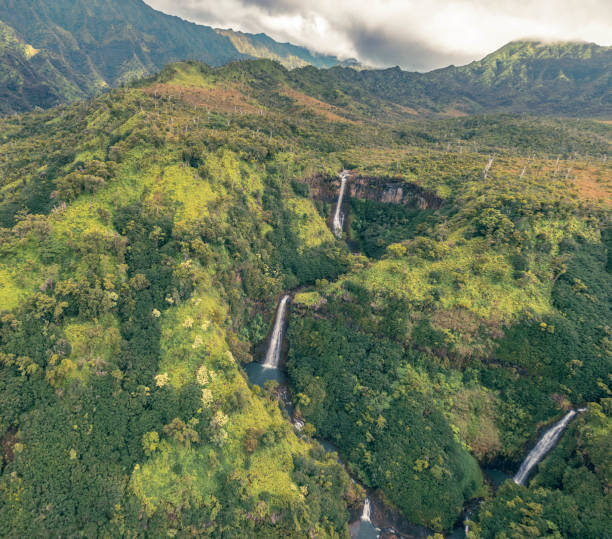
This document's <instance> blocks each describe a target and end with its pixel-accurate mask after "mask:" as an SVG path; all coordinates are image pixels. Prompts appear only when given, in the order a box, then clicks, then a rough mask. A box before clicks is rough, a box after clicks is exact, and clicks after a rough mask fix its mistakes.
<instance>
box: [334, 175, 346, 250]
mask: <svg viewBox="0 0 612 539" xmlns="http://www.w3.org/2000/svg"><path fill="white" fill-rule="evenodd" d="M349 175H350V174H349V171H348V170H343V171H342V172H341V173H340V195H339V196H338V203H337V204H336V212H335V213H334V220H333V221H332V227H333V232H334V235H335V236H336V237H337V238H342V228H343V227H344V215H343V214H342V203H343V202H344V194H345V193H346V183H347V181H348V178H349Z"/></svg>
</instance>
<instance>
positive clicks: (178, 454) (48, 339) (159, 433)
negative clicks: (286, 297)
mask: <svg viewBox="0 0 612 539" xmlns="http://www.w3.org/2000/svg"><path fill="white" fill-rule="evenodd" d="M315 87H316V88H318V93H317V92H315V91H312V92H310V93H308V92H307V91H306V89H308V88H315ZM324 91H325V87H324V86H321V85H320V84H319V80H318V75H317V72H316V71H314V70H309V69H305V70H299V71H294V72H288V71H286V70H284V69H283V68H281V67H280V66H278V65H277V64H274V63H272V62H269V61H257V62H240V63H234V64H230V65H229V66H225V67H222V68H217V69H211V68H208V67H206V66H204V65H201V64H197V63H193V62H188V63H180V64H173V65H171V66H168V67H167V68H165V69H164V70H163V71H162V72H161V73H160V74H159V75H158V76H156V77H153V78H151V79H148V80H145V81H141V82H139V83H137V84H134V85H132V86H131V87H125V88H122V89H119V90H114V91H112V92H110V93H108V94H106V95H104V96H102V97H99V98H96V99H92V100H90V101H83V102H80V103H78V104H75V105H71V106H61V107H58V108H56V109H53V110H50V111H46V112H36V113H30V114H26V115H21V116H11V117H9V118H5V119H2V120H0V146H1V150H2V151H1V153H0V227H1V228H0V296H1V297H2V304H1V305H0V448H1V452H0V454H1V460H0V467H1V475H0V535H2V536H7V537H27V536H43V535H46V534H47V533H48V532H49V530H53V533H54V534H56V535H58V536H79V535H81V536H86V537H90V536H91V537H95V536H112V537H115V536H151V537H158V536H165V535H168V536H171V537H172V536H180V537H189V536H196V537H202V536H204V537H228V538H229V537H270V538H272V537H348V522H349V518H350V516H349V515H350V514H351V513H352V512H355V511H359V508H360V506H361V504H362V502H363V498H364V493H363V491H362V489H361V487H359V486H358V485H356V484H354V483H353V482H352V481H351V479H350V477H349V475H348V473H347V472H350V473H351V474H353V475H354V476H355V477H356V478H357V479H358V480H359V482H360V483H362V484H363V485H364V486H365V487H367V488H369V489H372V490H375V491H377V492H378V493H379V494H380V496H382V497H383V498H384V499H385V500H386V501H387V502H388V504H389V506H391V507H394V508H396V509H397V510H399V511H400V512H401V513H403V514H404V515H405V516H406V517H407V518H408V519H409V520H410V521H412V522H414V523H415V524H421V525H424V526H426V527H428V528H429V529H431V530H433V531H432V533H433V532H445V531H448V530H450V529H451V528H453V526H454V525H456V524H457V523H458V522H460V521H461V519H462V509H463V507H464V506H465V504H466V503H467V502H469V501H471V500H476V499H481V500H483V503H482V505H481V506H480V508H479V510H478V511H476V512H475V513H474V515H473V517H472V519H471V520H472V522H471V531H470V537H474V538H476V537H481V538H493V537H512V538H514V537H516V538H519V537H521V538H522V537H575V538H581V539H582V538H593V539H599V538H601V537H603V536H605V533H606V530H609V529H611V528H612V521H611V520H610V518H611V517H610V515H612V502H611V500H612V498H611V497H610V494H609V492H610V488H611V481H612V479H611V477H610V462H611V459H610V439H611V436H612V406H611V405H610V403H611V402H612V401H611V400H610V398H611V397H612V395H611V393H612V387H611V386H612V379H611V378H610V372H612V369H611V367H612V335H611V329H610V320H611V319H612V317H611V313H610V309H611V305H612V301H611V300H612V298H611V295H612V254H611V253H612V230H611V224H610V204H611V200H612V197H611V196H610V195H611V189H612V167H611V164H610V162H609V161H608V159H607V157H606V156H607V155H608V154H609V153H610V149H611V144H612V128H611V127H610V125H609V124H607V123H605V122H597V121H591V120H586V119H581V120H567V119H553V118H546V119H542V118H538V117H531V116H521V117H515V116H510V115H483V116H470V117H461V118H455V119H437V120H435V121H426V120H424V119H421V118H420V117H416V118H413V116H412V114H411V113H407V112H405V111H404V112H403V113H402V111H401V109H400V108H398V107H396V106H395V105H393V104H390V103H389V102H386V101H384V100H381V98H380V97H377V96H374V95H372V96H371V98H369V99H368V100H359V99H356V98H353V97H351V96H350V95H348V94H345V95H344V96H342V100H343V102H340V101H339V97H338V96H337V95H335V96H333V98H329V99H326V98H325V96H324ZM373 116H374V119H373ZM377 118H378V119H377ZM381 118H382V120H379V119H381ZM491 159H492V160H493V161H492V163H491V166H490V167H488V170H487V172H486V173H485V167H487V164H488V163H490V162H491ZM343 168H347V169H350V170H351V171H352V177H351V181H356V180H358V179H359V178H376V179H377V181H378V183H377V185H378V186H379V187H378V188H377V189H379V190H378V191H376V189H374V191H372V196H371V197H369V198H365V197H364V198H359V197H351V198H350V200H348V201H347V203H346V204H345V209H346V211H347V220H346V227H345V236H346V237H345V238H343V239H337V238H335V237H334V236H333V235H332V233H331V232H330V229H329V218H330V215H331V212H332V211H333V205H334V203H335V201H336V196H337V190H338V186H339V182H338V179H337V174H338V172H339V171H341V170H342V169H343ZM398 182H399V183H400V184H402V185H405V188H404V191H403V192H405V193H411V192H416V193H419V196H420V197H421V198H420V199H419V198H418V197H413V198H411V199H409V200H407V201H406V204H401V203H392V202H389V201H388V199H387V198H386V197H385V189H387V185H388V184H390V183H393V184H394V185H396V184H397V183H398ZM411 186H412V187H411ZM414 186H417V187H418V190H417V189H416V187H414ZM377 193H378V194H377ZM434 198H435V200H437V201H438V200H439V201H440V203H439V204H438V203H436V204H435V205H432V204H430V203H428V200H433V199H434ZM345 240H347V241H345ZM349 245H350V246H351V248H350V249H349ZM290 290H293V291H296V293H295V295H294V298H293V303H292V307H291V317H290V322H289V329H288V340H289V356H288V359H287V369H288V374H289V384H290V388H291V391H292V394H293V398H294V402H295V403H296V413H297V415H298V416H299V417H301V418H303V419H304V420H305V422H306V426H305V428H304V430H303V432H302V433H298V432H297V431H296V430H295V429H294V428H293V427H292V426H291V423H290V422H289V421H288V417H287V412H286V411H285V410H284V408H283V407H282V406H279V397H278V393H277V392H276V391H275V388H274V386H273V385H269V386H267V387H265V388H259V387H258V386H252V385H250V384H249V383H248V380H247V378H246V376H245V375H244V372H243V370H242V367H243V366H244V365H246V364H248V363H249V362H251V361H253V360H259V359H261V358H260V356H259V355H258V351H259V350H261V348H262V345H263V344H264V343H265V340H266V336H267V334H268V332H269V328H270V325H271V323H272V320H273V318H274V312H275V308H276V303H277V301H278V298H279V297H280V296H281V295H282V294H283V293H285V292H286V291H290ZM582 405H587V406H588V412H587V413H585V414H581V415H580V417H579V418H577V419H576V420H575V421H574V422H573V423H572V425H571V427H570V429H568V431H567V433H566V435H565V436H564V438H563V440H562V443H561V444H560V445H559V446H558V448H557V449H556V450H555V451H554V452H552V453H550V454H549V456H548V457H547V458H546V459H545V460H544V461H543V462H542V464H541V465H540V467H539V470H538V473H536V474H535V475H534V476H533V479H532V481H531V482H530V483H529V485H528V486H518V485H515V484H514V483H512V482H511V481H508V482H506V483H505V484H504V485H503V486H501V487H500V488H499V489H498V490H495V489H493V488H492V486H491V485H490V483H489V482H488V481H486V480H485V479H486V478H485V476H484V475H483V472H482V469H486V468H487V467H490V466H495V467H498V468H502V469H504V470H506V471H507V472H512V471H515V470H516V469H517V468H518V465H519V463H520V461H521V459H522V458H523V457H524V455H525V453H526V451H527V450H528V449H529V448H530V446H531V445H533V443H534V442H535V439H536V438H537V434H538V429H539V428H541V427H543V426H546V425H549V424H550V423H551V422H553V421H554V420H556V419H557V418H558V417H560V416H561V415H562V414H563V413H564V412H565V411H567V410H568V409H570V408H571V407H577V406H582ZM316 436H320V437H322V438H325V439H327V440H329V441H331V442H333V443H334V444H335V445H336V446H337V447H338V448H339V451H340V456H341V458H342V463H341V462H339V461H338V459H337V456H336V455H335V454H334V453H326V452H325V451H324V450H323V449H322V448H321V446H320V445H319V443H318V442H317V441H315V439H314V438H315V437H316Z"/></svg>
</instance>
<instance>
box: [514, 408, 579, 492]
mask: <svg viewBox="0 0 612 539" xmlns="http://www.w3.org/2000/svg"><path fill="white" fill-rule="evenodd" d="M582 412H586V408H580V409H578V410H572V411H570V412H568V413H567V414H565V417H563V419H561V421H559V422H558V423H556V424H555V425H553V426H552V427H551V428H550V429H548V430H547V431H546V432H545V433H544V435H543V436H542V437H541V438H540V439H539V440H538V443H537V444H536V446H535V447H534V448H533V449H532V450H531V451H530V452H529V454H528V455H527V457H526V458H525V460H524V461H523V463H522V464H521V467H520V469H519V471H518V472H517V474H516V475H515V476H514V482H515V483H516V484H517V485H524V484H525V481H526V480H527V478H528V477H529V474H530V473H531V471H532V470H533V469H534V468H535V467H536V466H537V465H538V464H539V463H540V461H541V460H542V459H543V458H544V457H545V456H546V454H547V453H548V452H549V451H550V450H551V449H552V448H553V447H555V446H556V445H557V443H558V442H559V439H560V438H561V435H562V434H563V432H564V431H565V429H566V428H567V426H568V425H569V423H570V421H571V420H572V419H574V417H575V416H576V415H577V414H579V413H582Z"/></svg>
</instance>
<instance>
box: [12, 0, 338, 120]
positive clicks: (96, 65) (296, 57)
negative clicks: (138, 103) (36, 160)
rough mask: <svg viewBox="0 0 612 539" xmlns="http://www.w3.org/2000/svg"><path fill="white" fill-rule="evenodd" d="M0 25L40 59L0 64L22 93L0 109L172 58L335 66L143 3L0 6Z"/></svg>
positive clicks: (41, 102) (134, 74) (66, 0)
mask: <svg viewBox="0 0 612 539" xmlns="http://www.w3.org/2000/svg"><path fill="white" fill-rule="evenodd" d="M0 22H2V23H3V25H4V27H5V28H6V26H8V27H10V30H9V31H10V32H12V33H14V34H15V35H16V36H18V38H19V39H20V40H22V41H23V42H24V43H28V44H30V45H31V46H32V47H34V48H35V49H37V50H39V51H40V53H42V54H39V57H38V58H35V59H32V58H26V59H21V60H20V61H18V60H16V58H15V57H14V56H4V59H3V60H0V62H1V63H0V69H2V71H3V72H7V73H10V76H11V78H13V79H17V80H20V81H21V86H20V88H21V90H20V91H19V92H16V94H15V95H14V94H9V95H8V96H6V97H5V98H4V99H2V100H1V101H0V107H2V110H4V111H11V110H14V111H20V110H24V109H26V108H32V107H34V106H42V107H48V106H51V105H54V104H57V103H58V102H66V101H71V100H74V99H75V98H79V97H83V96H92V95H97V94H99V93H101V91H102V90H104V89H105V88H108V87H113V86H117V85H119V84H121V83H123V82H126V81H129V80H133V79H135V78H139V77H142V76H145V75H148V74H151V73H153V72H156V71H158V70H159V69H161V68H162V67H163V66H165V65H166V64H168V63H169V62H172V61H176V60H186V59H192V60H199V61H202V62H206V63H207V64H209V65H212V66H218V65H222V64H225V63H227V62H230V61H232V60H237V59H241V58H254V57H262V58H272V59H274V60H277V61H279V62H281V63H284V64H285V65H287V66H290V67H296V66H303V65H306V64H310V63H312V64H313V65H316V66H319V67H328V66H330V65H338V64H339V63H340V62H339V61H338V60H337V59H336V58H334V57H327V56H320V55H313V54H311V53H310V52H309V51H308V50H306V49H304V48H301V47H296V46H293V45H289V44H281V43H277V42H275V41H274V40H272V39H270V38H268V37H267V36H265V35H258V36H254V35H247V34H237V33H234V32H231V31H217V30H214V29H212V28H210V27H207V26H202V25H197V24H193V23H190V22H187V21H184V20H182V19H180V18H178V17H172V16H169V15H166V14H164V13H161V12H159V11H156V10H154V9H152V8H151V7H149V6H148V5H147V4H145V3H144V2H143V1H142V0H88V1H85V0H77V1H76V2H75V1H74V0H34V1H30V0H1V1H0ZM43 57H44V58H45V62H46V63H45V62H43V60H42V58H43ZM41 64H44V65H41ZM34 81H36V82H34ZM35 85H36V88H32V87H33V86H35Z"/></svg>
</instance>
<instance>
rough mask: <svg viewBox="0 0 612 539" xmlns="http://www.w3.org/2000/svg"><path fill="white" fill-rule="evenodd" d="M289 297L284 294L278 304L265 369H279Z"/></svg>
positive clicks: (264, 364)
mask: <svg viewBox="0 0 612 539" xmlns="http://www.w3.org/2000/svg"><path fill="white" fill-rule="evenodd" d="M289 298H290V296H289V295H286V296H283V298H282V299H281V300H280V303H279V304H278V309H277V311H276V320H275V321H274V329H273V330H272V337H271V338H270V345H269V346H268V351H267V352H266V359H265V361H264V362H263V367H264V368H265V369H278V364H279V362H280V356H281V350H282V347H283V327H284V325H285V318H286V317H287V304H288V303H289Z"/></svg>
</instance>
